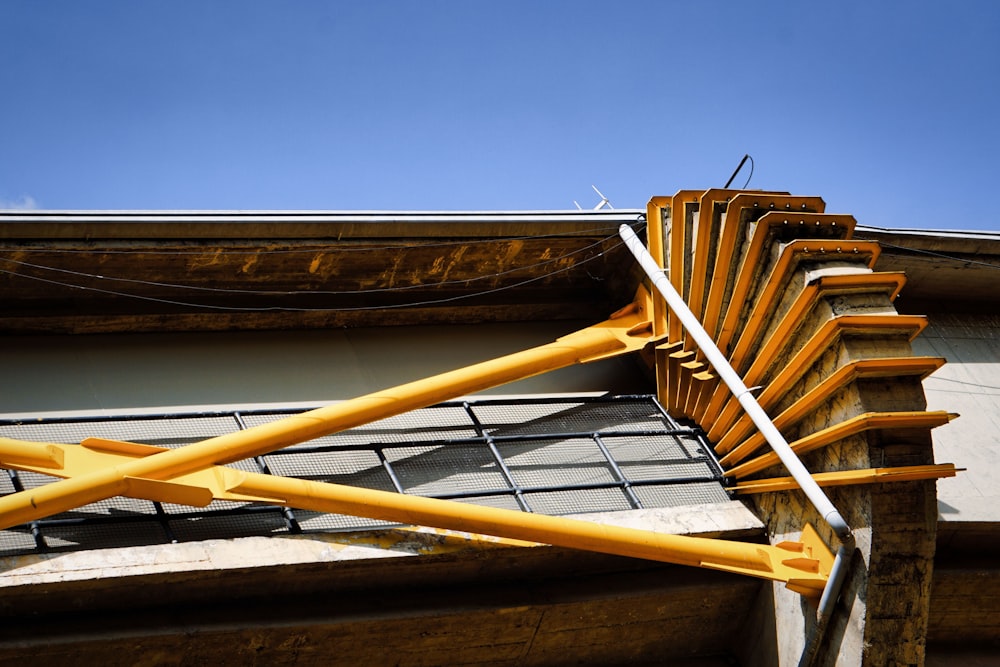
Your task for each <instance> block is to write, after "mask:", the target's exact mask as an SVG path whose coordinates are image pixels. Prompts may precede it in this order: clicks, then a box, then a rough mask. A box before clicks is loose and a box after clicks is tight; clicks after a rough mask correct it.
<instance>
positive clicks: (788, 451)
mask: <svg viewBox="0 0 1000 667" xmlns="http://www.w3.org/2000/svg"><path fill="white" fill-rule="evenodd" d="M618 234H619V235H620V236H621V238H622V240H623V241H624V242H625V245H626V246H627V247H628V249H629V251H630V252H631V253H632V255H633V256H634V257H635V258H636V260H637V261H638V262H639V265H640V266H641V267H642V269H643V271H644V272H645V273H646V275H647V276H649V279H650V281H651V282H652V283H653V286H654V287H655V288H656V289H657V290H658V291H659V292H660V294H661V295H663V298H664V299H666V301H667V305H668V306H669V307H670V310H671V312H672V313H673V314H674V315H675V316H676V317H677V318H678V319H679V320H680V322H681V324H682V325H683V326H684V329H685V331H687V332H688V335H690V336H691V338H692V339H693V340H694V342H695V344H696V345H697V346H698V348H699V349H700V350H701V351H702V353H703V354H704V355H705V358H706V359H707V360H708V362H709V363H710V364H711V365H712V368H713V369H715V372H716V373H717V374H718V375H719V377H720V378H721V379H722V381H723V382H725V383H726V386H727V387H728V388H729V391H731V392H732V394H733V396H735V397H736V400H737V401H739V404H740V405H741V406H742V407H743V410H744V411H745V412H746V413H747V415H748V416H749V417H750V419H751V420H752V421H753V423H754V425H755V426H756V427H757V428H758V430H760V433H761V435H763V436H764V438H765V439H766V440H767V442H768V444H769V445H770V446H771V449H772V450H774V453H775V454H777V455H778V458H779V459H781V462H782V463H783V464H784V465H785V468H787V469H788V472H790V473H791V475H792V477H793V478H794V479H795V481H796V482H797V483H798V485H799V488H801V489H802V491H803V492H804V493H805V494H806V497H807V498H809V502H811V503H812V505H813V507H815V508H816V510H817V511H818V512H819V514H820V515H821V516H822V517H823V519H824V520H825V521H826V522H827V524H828V525H829V526H830V527H831V528H833V532H834V533H835V534H836V535H837V539H839V540H840V543H841V546H840V548H839V549H838V550H837V555H836V557H835V559H834V564H833V569H832V570H831V572H830V579H829V581H828V582H827V585H826V586H825V587H824V589H823V595H822V597H821V599H820V605H819V610H818V618H819V620H818V622H817V632H816V633H814V635H815V636H814V637H813V638H812V640H811V641H810V642H808V644H807V646H806V652H805V653H804V654H803V656H802V663H800V664H808V662H809V661H811V660H812V657H813V655H814V654H815V650H816V648H818V643H819V640H820V639H821V634H822V631H823V629H825V627H826V625H827V623H828V621H829V617H830V615H831V614H832V613H833V605H834V604H835V603H836V601H837V597H838V596H839V593H840V587H841V585H842V584H843V581H844V577H845V575H846V567H847V563H848V561H849V559H850V556H851V554H852V553H853V551H854V535H853V534H852V533H851V528H850V526H848V525H847V522H846V521H845V520H844V517H843V516H842V515H841V514H840V512H839V511H838V510H837V508H836V507H834V505H833V503H832V502H831V501H830V499H829V497H827V495H826V493H824V492H823V489H821V488H820V486H819V484H817V483H816V480H814V479H813V478H812V475H811V474H810V473H809V470H808V469H807V468H806V467H805V465H803V464H802V461H801V460H799V457H798V456H797V455H796V454H795V452H794V451H793V450H792V448H791V447H790V446H789V444H788V442H787V441H786V440H785V437H784V436H783V435H781V432H780V431H778V429H777V427H776V426H775V425H774V422H772V421H771V418H770V417H769V416H768V415H767V413H766V412H765V411H764V409H763V408H762V407H760V404H759V403H758V402H757V399H756V398H754V396H753V394H752V393H751V392H750V390H749V389H748V388H747V386H746V385H745V384H744V383H743V378H741V377H740V376H739V374H738V373H737V372H736V370H735V369H734V368H733V367H732V365H730V363H729V360H728V359H726V356H725V355H724V354H723V353H722V351H721V350H720V349H719V348H718V346H717V345H716V344H715V341H714V340H712V337H711V336H709V335H708V332H707V331H705V329H704V327H702V326H701V322H699V321H698V318H697V316H695V314H694V313H693V312H691V309H690V308H688V306H687V304H686V303H685V302H684V298H683V297H682V296H681V295H680V294H679V293H678V292H677V290H676V289H674V286H673V285H671V284H670V280H669V279H668V278H667V275H666V273H664V270H663V268H662V267H661V266H660V265H659V264H658V263H657V262H656V260H655V259H654V258H653V256H652V255H650V254H649V251H647V250H646V247H645V246H644V245H643V243H642V241H641V240H640V239H639V237H638V236H636V234H635V232H633V231H632V229H631V227H629V226H628V225H624V224H623V225H621V226H620V227H619V228H618ZM807 654H810V655H809V656H808V658H807Z"/></svg>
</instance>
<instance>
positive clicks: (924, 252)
mask: <svg viewBox="0 0 1000 667" xmlns="http://www.w3.org/2000/svg"><path fill="white" fill-rule="evenodd" d="M855 240H856V241H875V242H876V243H878V244H879V245H882V246H885V247H886V248H893V249H895V250H906V251H907V252H913V253H917V254H920V255H930V256H931V257H937V258H938V259H947V260H949V261H952V262H960V263H962V264H974V265H975V266H983V267H986V268H988V269H1000V264H990V263H989V262H981V261H979V260H975V259H966V258H963V257H955V256H954V255H946V254H944V253H941V252H935V251H933V250H923V249H922V248H909V247H907V246H902V245H896V244H894V243H888V242H886V241H882V240H880V239H861V238H856V239H855Z"/></svg>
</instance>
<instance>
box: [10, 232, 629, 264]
mask: <svg viewBox="0 0 1000 667" xmlns="http://www.w3.org/2000/svg"><path fill="white" fill-rule="evenodd" d="M616 228H617V227H615V229H616ZM595 232H605V233H607V234H608V238H611V237H613V236H615V231H614V229H610V230H609V227H608V226H607V225H605V226H601V227H593V228H590V229H575V230H573V231H568V232H553V233H549V234H534V235H526V236H504V237H502V238H501V239H500V240H503V241H532V240H538V239H548V238H572V237H576V236H589V235H591V234H593V233H595ZM497 240H498V239H497V237H484V238H481V239H455V240H452V241H442V242H435V243H401V244H397V245H390V244H382V245H378V244H375V243H372V240H371V239H341V238H337V239H329V240H326V242H324V239H314V242H315V243H316V245H315V246H313V247H310V248H281V249H278V248H272V249H247V250H238V249H228V250H216V251H212V253H211V254H212V255H219V256H224V255H261V254H266V255H282V254H307V253H316V252H321V251H322V250H323V249H324V248H326V247H329V242H330V241H335V242H337V243H343V242H344V241H352V242H357V243H361V244H364V245H358V246H345V245H338V246H337V250H338V251H339V252H373V251H382V250H407V249H420V250H423V249H426V248H447V247H453V246H470V245H476V244H479V243H481V244H487V243H496V242H497ZM35 249H39V250H44V251H45V252H46V253H60V254H80V255H83V254H88V253H93V252H94V249H91V248H53V247H50V246H45V247H44V248H36V247H33V246H30V245H24V246H18V247H7V248H0V252H21V251H24V250H35ZM100 252H101V254H104V255H179V256H186V255H201V254H205V252H206V248H200V247H196V246H192V247H190V249H189V250H188V249H185V250H181V249H172V250H158V249H155V248H150V249H142V250H133V249H126V248H121V249H116V248H101V249H100Z"/></svg>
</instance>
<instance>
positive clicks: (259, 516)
mask: <svg viewBox="0 0 1000 667" xmlns="http://www.w3.org/2000/svg"><path fill="white" fill-rule="evenodd" d="M170 529H171V530H172V531H173V533H174V535H176V536H177V539H178V540H179V541H181V542H187V541H193V540H210V539H211V540H217V539H224V538H229V537H247V536H252V535H271V534H274V533H287V532H288V524H287V523H286V522H285V518H284V516H283V515H282V513H281V511H280V510H279V509H272V508H267V509H265V510H261V511H255V512H247V513H222V512H219V513H217V514H212V513H206V514H201V515H199V516H193V517H188V518H184V519H173V520H171V521H170Z"/></svg>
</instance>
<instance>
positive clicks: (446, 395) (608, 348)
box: [0, 289, 833, 596]
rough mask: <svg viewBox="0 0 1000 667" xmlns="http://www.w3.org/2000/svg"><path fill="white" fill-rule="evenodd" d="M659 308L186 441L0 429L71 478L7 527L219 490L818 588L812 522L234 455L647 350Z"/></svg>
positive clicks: (16, 453)
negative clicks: (397, 485)
mask: <svg viewBox="0 0 1000 667" xmlns="http://www.w3.org/2000/svg"><path fill="white" fill-rule="evenodd" d="M651 313H652V299H651V298H650V295H649V293H648V292H646V291H645V290H644V289H642V290H640V292H639V294H638V295H637V297H636V300H635V301H634V302H633V303H632V304H630V305H629V306H627V307H626V308H623V309H622V310H620V311H618V312H617V313H615V314H613V315H612V316H611V317H610V318H609V319H608V320H606V321H604V322H601V323H600V324H596V325H594V326H591V327H588V328H586V329H582V330H580V331H577V332H575V333H572V334H569V335H568V336H565V337H563V338H560V339H558V340H556V341H554V342H552V343H549V344H547V345H542V346H539V347H536V348H532V349H529V350H525V351H522V352H517V353H514V354H511V355H507V356H505V357H500V358H498V359H493V360H491V361H485V362H482V363H479V364H475V365H472V366H468V367H465V368H461V369H457V370H454V371H450V372H447V373H442V374H440V375H436V376H433V377H430V378H425V379H422V380H417V381H415V382H411V383H408V384H404V385H400V386H398V387H395V388H392V389H386V390H384V391H379V392H375V393H372V394H368V395H365V396H361V397H359V398H355V399H352V400H350V401H345V402H342V403H337V404H333V405H330V406H327V407H323V408H319V409H317V410H312V411H309V412H305V413H302V414H299V415H295V416H291V417H287V418H285V419H282V420H279V421H275V422H271V423H268V424H264V425H260V426H256V427H253V428H249V429H246V430H242V431H236V432H233V433H228V434H226V435H221V436H217V437H214V438H209V439H207V440H203V441H201V442H198V443H194V444H191V445H187V446H185V447H181V448H178V449H163V448H160V447H152V446H149V445H141V444H137V443H130V442H117V441H110V440H103V439H99V438H89V439H86V440H84V441H83V442H82V443H80V445H65V444H55V443H33V442H25V441H18V440H10V439H0V465H3V466H6V467H11V468H18V469H21V470H30V471H34V472H39V473H43V474H48V475H53V476H56V477H62V478H64V479H63V480H62V481H57V482H52V483H50V484H47V485H44V486H41V487H38V488H34V489H29V490H25V491H21V492H17V493H13V494H10V495H8V496H5V497H3V498H0V528H9V527H11V526H15V525H19V524H22V523H25V522H29V521H33V520H37V519H40V518H43V517H46V516H52V515H54V514H58V513H60V512H65V511H69V510H72V509H75V508H78V507H81V506H83V505H86V504H89V503H93V502H97V501H99V500H103V499H105V498H110V497H113V496H117V495H123V496H130V497H135V498H144V499H149V500H157V501H161V502H170V503H177V504H185V505H193V506H205V505H207V504H208V503H210V502H211V501H212V500H213V499H219V500H233V501H245V502H263V503H271V504H277V505H285V506H289V507H296V508H301V509H309V510H315V511H318V512H333V513H339V514H350V515H356V516H365V517H370V518H374V519H383V520H387V521H393V522H399V523H405V524H414V525H425V526H431V527H436V528H447V529H452V530H462V531H468V532H473V533H481V534H485V535H494V536H497V537H504V538H511V539H518V540H527V541H532V542H541V543H546V544H553V545H556V546H563V547H570V548H576V549H586V550H591V551H598V552H603V553H610V554H617V555H624V556H631V557H638V558H646V559H650V560H656V561H662V562H669V563H677V564H681V565H692V566H699V567H707V568H713V569H718V570H726V571H731V572H739V573H743V574H748V575H751V576H755V577H761V578H765V579H771V580H775V581H782V582H785V583H786V585H787V586H788V587H789V588H790V589H792V590H795V591H798V592H800V593H802V594H804V595H808V596H818V595H819V594H820V593H821V591H822V589H823V587H824V585H825V583H826V581H827V578H828V575H829V571H830V567H831V565H832V560H833V558H832V555H831V554H830V552H829V550H828V549H827V548H826V546H825V545H824V544H823V542H822V540H820V539H819V537H818V536H817V535H816V533H815V531H813V530H812V528H811V527H807V529H806V530H805V531H804V532H803V536H802V540H801V541H800V542H783V543H781V544H778V545H774V546H771V545H759V544H747V543H743V542H730V541H726V540H716V539H707V538H697V537H686V536H677V535H664V534H660V533H654V532H651V531H643V530H635V529H629V528H621V527H616V526H607V525H600V524H595V523H591V522H587V521H579V520H573V519H567V518H564V517H552V516H545V515H539V514H529V513H524V512H518V511H513V510H504V509H498V508H492V507H483V506H478V505H471V504H466V503H459V502H454V501H446V500H436V499H431V498H423V497H419V496H410V495H406V494H398V493H390V492H384V491H376V490H372V489H363V488H357V487H351V486H344V485H339V484H329V483H322V482H312V481H308V480H302V479H293V478H286V477H278V476H273V475H262V474H256V473H248V472H243V471H240V470H236V469H233V468H229V467H226V465H225V464H227V463H232V462H234V461H239V460H242V459H245V458H249V457H252V456H257V455H259V454H265V453H268V452H271V451H274V450H277V449H280V448H282V447H287V446H289V445H293V444H296V443H299V442H305V441H307V440H311V439H313V438H317V437H321V436H324V435H329V434H331V433H336V432H338V431H343V430H346V429H349V428H353V427H356V426H360V425H363V424H367V423H370V422H373V421H375V420H377V419H383V418H386V417H390V416H393V415H397V414H401V413H404V412H408V411H410V410H414V409H417V408H421V407H426V406H429V405H434V404H436V403H440V402H441V401H444V400H448V399H452V398H455V397H458V396H462V395H467V394H471V393H475V392H478V391H482V390H484V389H488V388H490V387H495V386H498V385H501V384H506V383H508V382H512V381H514V380H519V379H522V378H526V377H531V376H534V375H538V374H541V373H545V372H548V371H551V370H555V369H558V368H563V367H566V366H570V365H573V364H577V363H585V362H589V361H594V360H597V359H602V358H607V357H612V356H618V355H621V354H626V353H631V352H637V351H639V350H642V349H644V348H646V347H647V346H652V345H654V344H655V342H656V340H657V338H658V337H656V336H654V334H653V327H652V325H651V321H650V317H651Z"/></svg>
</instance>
